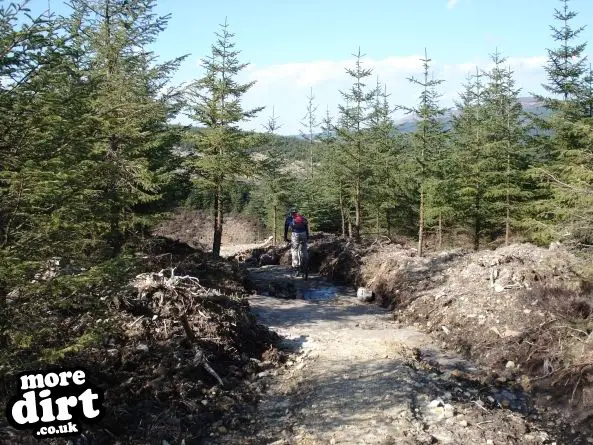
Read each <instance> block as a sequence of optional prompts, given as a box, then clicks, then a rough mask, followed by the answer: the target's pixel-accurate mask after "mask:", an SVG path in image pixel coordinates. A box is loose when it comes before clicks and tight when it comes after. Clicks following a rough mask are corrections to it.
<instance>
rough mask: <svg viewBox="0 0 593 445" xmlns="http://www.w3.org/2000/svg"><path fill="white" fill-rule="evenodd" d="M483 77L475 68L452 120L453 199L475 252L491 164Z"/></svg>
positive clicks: (482, 221)
mask: <svg viewBox="0 0 593 445" xmlns="http://www.w3.org/2000/svg"><path fill="white" fill-rule="evenodd" d="M482 78H483V75H482V74H481V72H480V71H479V69H477V68H476V74H475V75H470V76H468V78H467V82H466V84H465V90H464V92H463V93H461V94H460V101H459V102H458V103H457V111H458V113H457V115H456V116H454V118H453V143H454V147H455V151H454V158H455V165H456V171H457V175H456V177H455V182H456V184H457V186H456V189H457V196H456V199H455V200H454V202H455V207H456V209H455V211H456V214H457V215H458V219H459V220H460V221H463V222H464V223H469V225H470V227H472V235H473V241H474V250H476V251H477V250H478V249H479V248H480V238H481V236H482V231H483V228H484V226H485V220H486V219H487V217H488V216H487V215H488V214H487V211H486V208H487V206H486V205H485V203H484V195H485V192H486V186H487V181H486V177H485V175H486V172H487V165H488V164H489V163H490V160H489V157H488V153H487V152H486V149H485V133H486V130H485V128H484V127H485V124H486V114H485V112H484V85H483V83H482Z"/></svg>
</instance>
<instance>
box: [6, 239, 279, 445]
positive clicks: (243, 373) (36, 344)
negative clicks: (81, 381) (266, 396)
mask: <svg viewBox="0 0 593 445" xmlns="http://www.w3.org/2000/svg"><path fill="white" fill-rule="evenodd" d="M136 258H137V259H136V261H134V265H133V273H131V274H130V275H131V277H130V278H131V279H130V280H127V283H128V284H126V282H117V283H113V285H112V286H111V287H107V286H106V283H104V282H101V283H100V285H96V286H95V285H89V286H88V287H86V288H83V290H82V291H80V289H81V286H80V285H77V286H74V284H75V282H83V281H82V280H86V282H90V279H91V278H92V275H93V273H96V271H93V269H91V270H88V271H86V272H80V273H77V274H74V275H67V274H64V273H63V272H62V271H60V270H53V271H51V273H44V274H42V275H45V276H47V277H50V278H48V279H47V281H43V282H40V283H38V285H36V286H33V287H32V288H27V289H25V290H23V289H20V290H19V289H15V290H13V291H12V292H11V293H10V294H9V295H8V297H7V306H6V311H7V312H8V316H9V317H10V319H11V320H12V327H11V329H10V330H9V331H8V332H7V333H4V334H6V336H7V339H8V340H7V342H6V344H5V345H4V347H3V349H2V354H0V370H1V371H2V378H1V379H0V404H2V406H6V404H7V401H8V399H9V398H11V397H13V396H14V395H16V394H17V388H16V384H17V382H18V380H17V376H16V374H18V373H19V372H24V371H36V370H44V369H47V368H48V367H50V366H53V367H56V366H57V367H60V368H63V367H66V368H78V367H82V368H84V369H86V370H87V371H88V374H87V376H88V379H89V380H90V381H91V382H92V383H94V384H95V385H96V386H98V387H99V388H100V389H102V390H103V391H104V394H105V402H104V407H105V411H106V413H107V414H106V416H105V418H104V419H102V420H101V421H100V422H99V423H98V424H96V425H90V426H89V425H84V424H83V427H84V428H85V430H84V431H83V434H82V436H80V437H77V438H73V441H71V442H68V443H70V444H73V443H75V444H77V445H82V444H86V445H90V444H93V445H103V444H105V445H106V444H121V445H123V444H126V445H133V444H148V443H150V444H159V445H161V444H165V443H171V444H180V443H184V444H187V445H189V444H196V443H201V442H200V440H201V438H204V437H210V435H211V434H213V433H212V431H214V430H216V431H222V430H224V429H225V428H229V429H231V428H233V425H234V422H240V421H241V415H244V414H245V413H246V412H249V410H250V409H252V407H253V405H254V400H255V399H256V398H257V397H258V394H257V391H256V389H255V388H253V387H251V386H250V385H249V382H246V378H247V377H249V376H250V375H252V374H253V373H254V372H259V371H261V369H260V367H259V366H258V363H260V362H261V361H263V360H265V359H266V358H268V359H269V360H268V361H271V362H272V363H273V362H274V360H277V359H278V353H277V352H276V353H275V354H274V353H272V355H270V357H268V355H269V353H270V351H272V352H273V351H275V350H274V349H270V347H271V345H272V344H273V343H274V342H275V341H276V340H277V336H276V335H275V334H274V333H272V332H270V331H268V329H267V328H265V327H264V326H262V325H260V324H258V323H257V322H256V321H255V318H254V317H253V315H252V314H251V313H250V308H249V304H248V302H247V299H246V298H245V295H244V293H243V292H244V288H243V278H244V276H243V273H242V271H241V270H240V269H239V267H238V265H237V264H234V263H232V262H230V261H226V260H220V259H214V258H212V257H211V256H210V255H209V254H206V253H204V252H201V251H199V250H194V249H192V248H191V247H189V246H188V245H187V244H183V243H179V242H173V241H170V240H167V239H164V238H154V239H151V240H149V241H148V242H146V243H145V245H144V246H143V248H142V249H140V250H139V251H137V254H136ZM112 272H114V273H115V272H116V271H115V270H114V271H112ZM124 272H125V271H124ZM127 274H128V272H126V275H127ZM108 276H113V275H112V274H108ZM52 289H53V292H54V294H52V293H51V292H52ZM280 358H281V357H280ZM54 369H55V368H54ZM87 427H88V428H87ZM66 442H67V439H65V438H61V439H58V438H56V439H46V440H44V443H46V444H60V445H64V444H65V443H66ZM0 443H1V444H10V445H14V444H29V443H39V442H38V441H37V440H36V439H35V438H33V435H32V431H17V430H15V429H14V428H12V427H11V426H9V425H8V424H7V422H6V418H5V417H4V416H2V418H0Z"/></svg>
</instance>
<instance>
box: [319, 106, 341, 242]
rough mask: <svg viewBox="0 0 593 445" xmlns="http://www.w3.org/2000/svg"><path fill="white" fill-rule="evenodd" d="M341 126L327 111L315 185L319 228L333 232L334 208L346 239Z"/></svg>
mask: <svg viewBox="0 0 593 445" xmlns="http://www.w3.org/2000/svg"><path fill="white" fill-rule="evenodd" d="M337 125H340V124H334V122H333V118H332V116H331V115H330V112H329V108H328V109H326V114H325V116H324V118H323V119H322V121H321V124H320V129H321V134H320V137H319V141H320V144H321V148H320V168H319V169H318V170H317V174H316V177H315V178H314V181H313V184H314V186H315V187H316V188H317V190H318V194H317V199H318V202H319V209H318V212H317V219H318V224H319V225H321V226H325V227H328V228H330V229H333V221H332V215H333V212H332V208H337V209H338V212H339V217H340V227H339V228H340V230H341V234H342V236H344V237H345V236H346V224H347V219H348V216H347V213H348V211H349V203H348V196H347V190H346V176H347V170H346V168H345V167H344V164H343V162H342V156H344V152H343V150H342V147H341V145H340V141H339V138H338V137H337V129H336V127H337ZM322 212H323V213H322Z"/></svg>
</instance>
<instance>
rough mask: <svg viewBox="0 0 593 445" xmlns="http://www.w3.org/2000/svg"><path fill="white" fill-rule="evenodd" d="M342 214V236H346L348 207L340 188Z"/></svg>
mask: <svg viewBox="0 0 593 445" xmlns="http://www.w3.org/2000/svg"><path fill="white" fill-rule="evenodd" d="M340 214H341V216H342V236H343V237H346V209H344V197H343V196H342V191H341V190H340Z"/></svg>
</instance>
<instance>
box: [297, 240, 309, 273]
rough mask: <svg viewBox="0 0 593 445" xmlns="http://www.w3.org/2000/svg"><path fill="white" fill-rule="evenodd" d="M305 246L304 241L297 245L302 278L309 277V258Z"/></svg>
mask: <svg viewBox="0 0 593 445" xmlns="http://www.w3.org/2000/svg"><path fill="white" fill-rule="evenodd" d="M306 248H307V247H306V246H305V243H301V245H300V246H299V256H300V268H301V273H302V274H303V279H304V280H307V279H308V278H309V260H308V255H307V252H306V251H305V249H306Z"/></svg>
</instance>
